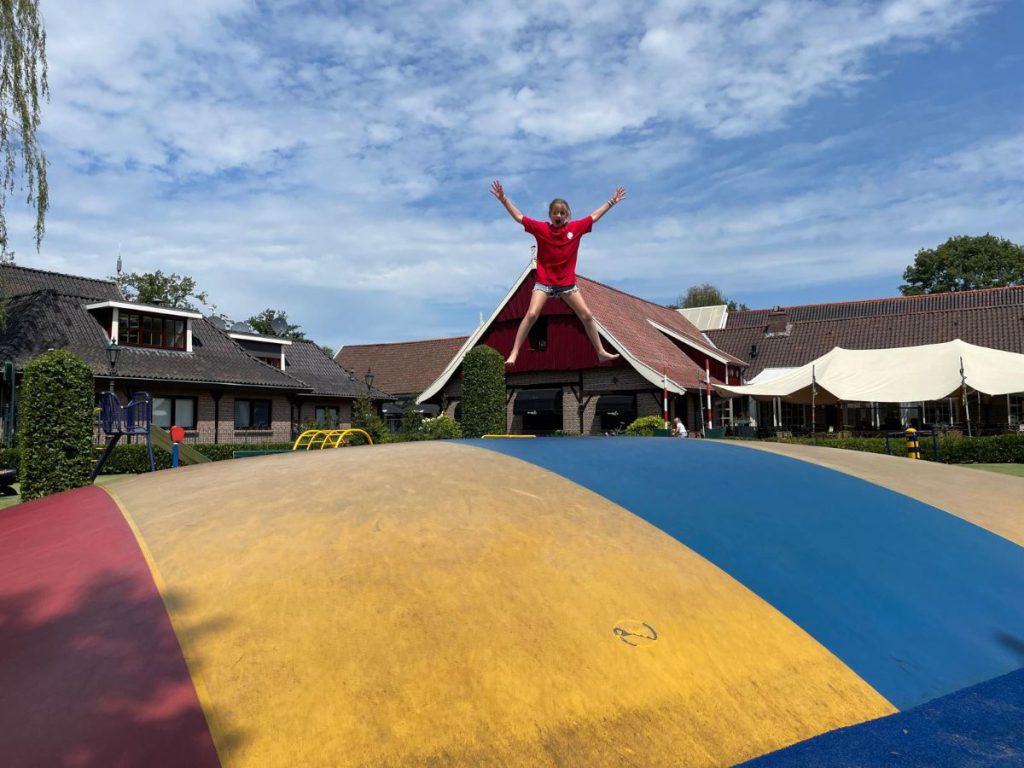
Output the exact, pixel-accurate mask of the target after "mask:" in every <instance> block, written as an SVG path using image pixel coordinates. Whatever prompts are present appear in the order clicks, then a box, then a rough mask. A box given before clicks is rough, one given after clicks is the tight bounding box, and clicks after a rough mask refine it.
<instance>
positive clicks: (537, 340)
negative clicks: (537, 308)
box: [529, 315, 548, 352]
mask: <svg viewBox="0 0 1024 768" xmlns="http://www.w3.org/2000/svg"><path fill="white" fill-rule="evenodd" d="M529 339H530V349H532V350H533V351H534V352H543V351H544V350H546V349H547V348H548V317H547V315H541V316H540V317H538V318H537V322H535V323H534V324H533V327H532V328H531V329H530V337H529Z"/></svg>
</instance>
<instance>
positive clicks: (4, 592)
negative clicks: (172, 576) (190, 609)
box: [0, 487, 220, 768]
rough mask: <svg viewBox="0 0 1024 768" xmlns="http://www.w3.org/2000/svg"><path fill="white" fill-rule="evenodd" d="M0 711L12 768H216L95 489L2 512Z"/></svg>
mask: <svg viewBox="0 0 1024 768" xmlns="http://www.w3.org/2000/svg"><path fill="white" fill-rule="evenodd" d="M169 599H176V598H175V596H174V595H171V596H169ZM178 599H181V598H180V596H178ZM0 712H3V716H2V717H0V755H3V758H2V762H3V765H5V766H11V767H12V768H13V767H14V766H42V765H65V766H129V765H132V766H134V765H145V766H152V767H160V766H182V765H188V766H218V765H220V763H219V761H218V759H217V753H216V750H215V749H214V745H213V740H212V739H211V737H210V732H209V729H208V728H207V723H206V718H205V716H204V714H203V711H202V709H201V707H200V704H199V700H198V698H197V696H196V692H195V688H194V687H193V684H192V679H191V677H190V676H189V672H188V668H187V667H186V665H185V661H184V659H183V658H182V654H181V649H180V647H179V645H178V640H177V638H176V637H175V634H174V631H173V629H172V628H171V623H170V620H169V619H168V617H167V612H166V610H165V608H164V603H163V600H162V599H161V596H160V594H159V592H158V591H157V588H156V585H155V583H154V581H153V576H152V574H151V573H150V571H149V567H148V566H147V564H146V561H145V559H144V557H143V555H142V552H141V550H140V549H139V546H138V544H137V542H136V540H135V537H134V535H133V534H132V531H131V529H130V528H129V526H128V524H127V523H126V522H125V520H124V517H123V516H122V515H121V512H120V510H119V509H118V507H117V505H116V504H114V502H113V500H112V499H111V498H110V496H109V495H107V493H106V492H105V491H103V490H102V489H100V488H96V487H88V488H80V489H78V490H76V491H70V492H69V493H64V494H59V495H56V496H51V497H48V498H45V499H40V500H38V501H34V502H29V503H26V504H19V505H17V506H15V507H12V508H11V509H9V510H7V511H3V512H0Z"/></svg>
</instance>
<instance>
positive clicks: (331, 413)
mask: <svg viewBox="0 0 1024 768" xmlns="http://www.w3.org/2000/svg"><path fill="white" fill-rule="evenodd" d="M313 418H314V419H316V423H317V425H318V426H321V427H325V428H327V429H337V427H338V407H337V406H335V405H318V406H316V407H315V408H314V409H313Z"/></svg>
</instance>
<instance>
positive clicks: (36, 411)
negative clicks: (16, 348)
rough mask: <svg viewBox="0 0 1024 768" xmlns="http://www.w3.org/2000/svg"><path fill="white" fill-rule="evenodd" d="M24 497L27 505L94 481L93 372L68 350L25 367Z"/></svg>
mask: <svg viewBox="0 0 1024 768" xmlns="http://www.w3.org/2000/svg"><path fill="white" fill-rule="evenodd" d="M19 406H20V408H21V428H20V431H19V433H18V445H19V446H20V447H21V471H20V472H19V476H20V478H21V497H22V499H24V500H25V501H29V500H31V499H38V498H40V497H42V496H48V495H50V494H51V493H60V492H61V491H67V490H70V489H72V488H80V487H82V486H83V485H89V484H90V483H91V482H92V478H91V475H92V454H91V448H92V428H93V414H94V413H95V394H94V391H93V378H92V371H91V370H90V369H89V366H87V365H86V364H85V363H84V362H82V361H81V360H80V359H79V358H77V357H76V356H75V355H73V354H71V353H70V352H68V351H66V350H63V349H51V350H50V351H48V352H44V353H43V354H41V355H39V356H38V357H37V358H35V359H34V360H32V361H31V362H29V363H28V364H27V365H26V366H25V376H24V378H23V379H22V383H21V397H20V401H19Z"/></svg>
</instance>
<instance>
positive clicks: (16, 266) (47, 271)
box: [0, 264, 117, 295]
mask: <svg viewBox="0 0 1024 768" xmlns="http://www.w3.org/2000/svg"><path fill="white" fill-rule="evenodd" d="M0 266H2V267H3V268H4V269H21V270H24V271H25V272H38V273H40V274H43V275H57V276H58V277H71V278H74V279H75V280H90V281H92V282H94V283H106V284H107V285H114V286H116V285H117V281H116V280H110V279H108V278H100V277H87V276H85V275H73V274H71V273H70V272H54V271H53V270H52V269H38V268H37V267H23V266H21V265H20V264H3V265H0ZM65 295H70V294H65Z"/></svg>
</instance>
